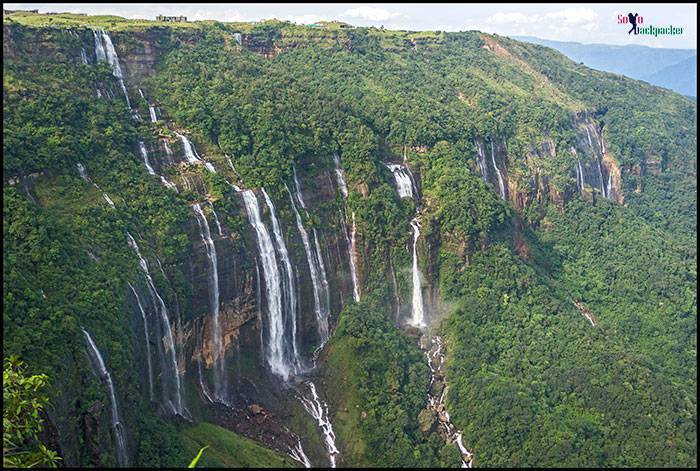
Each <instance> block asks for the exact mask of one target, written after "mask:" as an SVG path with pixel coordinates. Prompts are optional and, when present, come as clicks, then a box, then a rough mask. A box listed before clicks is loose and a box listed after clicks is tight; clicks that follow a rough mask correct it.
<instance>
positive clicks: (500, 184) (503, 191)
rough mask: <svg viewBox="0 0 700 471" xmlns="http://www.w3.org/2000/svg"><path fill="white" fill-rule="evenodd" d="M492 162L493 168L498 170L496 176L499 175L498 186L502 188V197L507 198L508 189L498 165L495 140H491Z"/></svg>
mask: <svg viewBox="0 0 700 471" xmlns="http://www.w3.org/2000/svg"><path fill="white" fill-rule="evenodd" d="M491 162H492V163H493V169H494V170H495V171H496V176H497V177H498V188H499V189H500V190H501V198H503V199H506V189H505V186H504V185H503V177H502V176H501V171H500V170H499V169H498V165H496V158H495V156H494V152H493V140H492V141H491Z"/></svg>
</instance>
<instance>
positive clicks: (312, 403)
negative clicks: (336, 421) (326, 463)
mask: <svg viewBox="0 0 700 471" xmlns="http://www.w3.org/2000/svg"><path fill="white" fill-rule="evenodd" d="M306 384H307V385H308V386H309V391H310V392H311V397H310V398H307V397H304V396H303V395H300V396H299V400H300V401H301V404H302V405H303V406H304V409H306V411H307V412H308V413H309V414H310V415H311V417H313V418H314V419H315V420H316V423H318V426H319V428H320V429H321V432H322V433H323V441H324V445H325V446H326V450H328V457H329V459H330V462H331V468H335V466H336V458H337V457H338V455H339V454H340V451H338V448H337V447H336V445H335V432H334V431H333V424H331V421H330V418H329V417H328V404H326V402H321V399H320V398H319V397H318V393H317V392H316V385H315V384H314V383H313V382H311V381H306Z"/></svg>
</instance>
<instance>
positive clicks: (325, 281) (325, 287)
mask: <svg viewBox="0 0 700 471" xmlns="http://www.w3.org/2000/svg"><path fill="white" fill-rule="evenodd" d="M312 231H313V233H314V247H315V248H316V260H318V269H319V271H320V273H321V284H322V285H323V293H324V296H325V298H326V299H325V303H326V306H327V309H328V315H330V313H331V290H330V285H329V284H328V276H326V266H325V264H324V263H323V254H322V253H321V245H320V244H319V243H318V234H317V233H316V228H315V227H314V228H313V229H312Z"/></svg>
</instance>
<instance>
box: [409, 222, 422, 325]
mask: <svg viewBox="0 0 700 471" xmlns="http://www.w3.org/2000/svg"><path fill="white" fill-rule="evenodd" d="M411 227H412V228H413V297H412V303H413V310H412V317H411V324H412V325H414V326H416V327H425V314H424V312H423V292H422V290H421V282H420V270H419V268H418V251H417V250H416V248H417V245H418V237H419V236H420V229H419V227H420V226H419V224H418V218H413V219H412V220H411Z"/></svg>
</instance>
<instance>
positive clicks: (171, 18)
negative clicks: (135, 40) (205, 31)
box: [156, 15, 187, 23]
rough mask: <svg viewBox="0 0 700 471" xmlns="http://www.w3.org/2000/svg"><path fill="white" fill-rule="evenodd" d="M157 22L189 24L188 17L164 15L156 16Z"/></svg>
mask: <svg viewBox="0 0 700 471" xmlns="http://www.w3.org/2000/svg"><path fill="white" fill-rule="evenodd" d="M156 21H169V22H171V23H186V22H187V17H186V16H163V15H158V16H156Z"/></svg>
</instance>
